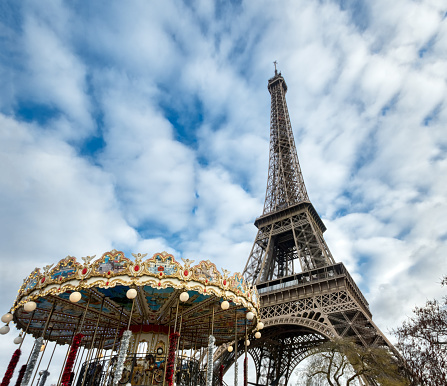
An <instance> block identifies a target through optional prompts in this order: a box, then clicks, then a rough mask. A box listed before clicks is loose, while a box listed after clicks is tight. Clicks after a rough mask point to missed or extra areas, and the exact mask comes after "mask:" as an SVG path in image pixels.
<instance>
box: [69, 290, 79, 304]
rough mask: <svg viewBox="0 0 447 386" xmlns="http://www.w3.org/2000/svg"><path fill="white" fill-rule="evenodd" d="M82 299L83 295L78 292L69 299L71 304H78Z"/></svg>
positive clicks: (73, 293)
mask: <svg viewBox="0 0 447 386" xmlns="http://www.w3.org/2000/svg"><path fill="white" fill-rule="evenodd" d="M81 298H82V295H81V293H80V292H78V291H75V292H72V293H71V294H70V297H69V299H70V302H72V303H77V302H79V300H81Z"/></svg>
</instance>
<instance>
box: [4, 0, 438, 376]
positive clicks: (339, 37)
mask: <svg viewBox="0 0 447 386" xmlns="http://www.w3.org/2000/svg"><path fill="white" fill-rule="evenodd" d="M446 19H447V4H446V3H445V2H444V1H442V0H420V1H416V0H395V1H393V2H389V1H388V0H375V1H356V0H340V1H336V0H333V1H330V0H321V1H311V0H293V1H292V0H290V1H287V0H278V1H274V2H272V1H267V0H257V1H248V0H246V1H210V0H195V1H193V0H191V1H175V0H166V1H150V0H146V1H143V0H141V1H138V0H135V1H128V2H125V3H123V2H120V1H113V0H112V1H111V0H107V1H95V2H84V1H61V0H43V1H27V0H24V1H20V2H17V1H13V0H5V1H2V2H1V3H0V160H1V161H0V162H1V167H0V218H1V224H0V256H1V257H0V259H1V265H2V270H1V273H0V275H1V276H0V279H1V280H0V290H1V293H2V297H1V298H0V305H1V309H2V310H3V311H1V313H2V314H3V313H5V312H7V311H8V310H9V308H10V307H11V306H12V304H13V302H14V299H15V296H16V295H17V290H18V289H19V287H20V285H21V284H22V280H23V279H24V278H25V277H27V276H28V274H29V273H30V272H31V271H32V270H33V269H34V268H35V267H40V268H42V267H43V266H45V265H47V264H50V263H57V262H58V261H59V260H61V259H63V258H65V257H66V256H67V255H71V256H76V257H77V258H78V259H79V260H80V259H81V257H82V256H87V255H96V256H97V257H100V256H101V255H102V254H103V253H104V252H107V251H109V250H112V249H117V250H121V251H124V252H125V254H126V256H128V257H131V252H133V253H138V252H141V253H148V254H149V255H152V254H154V253H156V252H161V251H167V252H169V253H172V254H174V256H175V257H176V258H177V259H178V260H180V258H181V257H184V258H191V259H195V260H196V261H197V260H206V259H210V260H211V261H213V262H215V263H216V265H217V266H218V267H219V268H220V267H224V268H226V269H229V270H231V271H232V272H234V271H240V272H241V271H242V270H243V268H244V266H245V263H246V261H247V258H248V255H249V253H250V250H251V247H252V244H253V241H254V237H255V235H256V230H257V229H256V227H255V226H254V225H253V222H254V220H255V219H256V217H257V216H259V215H261V213H262V207H263V203H264V196H265V188H266V181H267V169H268V151H269V150H268V149H269V120H270V95H269V93H268V90H267V80H268V79H269V78H270V77H272V76H273V74H274V67H273V61H275V60H276V61H277V62H278V69H279V70H280V71H281V73H282V75H283V76H284V78H285V80H286V82H287V85H288V92H287V96H286V97H287V103H288V108H289V114H290V118H291V123H292V127H293V131H294V136H295V141H296V146H297V150H298V157H299V161H300V165H301V168H302V172H303V176H304V181H305V184H306V187H307V190H308V193H309V197H310V200H311V201H312V203H313V205H314V207H315V208H316V210H317V211H318V213H319V214H320V216H321V218H322V219H323V221H324V223H325V225H326V227H327V231H326V233H325V239H326V241H327V243H328V245H329V248H330V250H331V252H332V254H333V256H334V259H335V260H336V261H337V262H343V263H344V264H345V265H346V267H347V268H348V270H349V272H350V273H351V275H352V276H353V278H354V280H355V281H356V283H357V284H358V286H359V287H360V289H361V290H362V292H363V294H364V295H365V297H366V298H367V300H368V302H369V304H370V309H371V311H372V314H373V320H374V321H375V323H376V324H377V325H378V326H379V328H380V329H381V330H382V331H383V332H384V333H385V334H386V335H387V336H388V337H389V338H390V339H392V337H391V335H390V330H391V329H392V328H395V327H396V326H398V325H399V324H400V323H401V322H402V321H403V320H404V319H406V318H407V317H408V316H410V315H411V310H412V309H413V308H414V307H415V306H416V305H422V304H424V302H425V301H426V300H427V299H430V298H433V297H438V298H439V297H441V295H442V294H443V291H444V293H445V290H443V289H442V288H441V286H440V281H441V277H442V275H443V274H447V260H446V258H445V251H446V250H447V108H446V91H447V84H446V81H447V20H446ZM15 336H17V332H16V331H14V330H13V331H11V332H10V333H9V334H7V335H4V336H1V337H0V342H1V344H2V345H3V347H4V350H2V352H1V353H0V373H1V376H3V374H4V371H5V369H6V367H7V363H8V361H9V358H10V356H11V355H12V352H13V350H14V349H15V347H14V345H13V344H12V339H13V338H14V337H15ZM28 343H31V342H30V341H29V342H28ZM25 347H27V346H26V345H25ZM24 355H28V351H27V352H26V354H24Z"/></svg>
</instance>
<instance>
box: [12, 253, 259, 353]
mask: <svg viewBox="0 0 447 386" xmlns="http://www.w3.org/2000/svg"><path fill="white" fill-rule="evenodd" d="M133 256H134V259H133V260H130V259H128V258H126V257H125V256H124V254H123V252H119V251H116V250H113V251H111V252H107V253H105V254H103V255H102V257H101V258H99V259H97V260H95V261H93V259H94V256H93V257H89V256H88V257H83V258H82V259H83V263H80V262H78V261H76V258H74V257H71V256H68V257H66V258H65V259H63V260H61V261H60V262H59V263H57V264H56V265H55V266H54V267H53V266H52V265H49V266H46V267H44V269H43V272H41V271H40V269H37V268H36V269H35V270H34V271H33V272H31V274H30V275H29V276H28V277H27V278H26V279H25V281H24V283H23V285H22V287H21V288H20V290H19V294H18V296H17V299H16V301H15V303H14V306H13V312H14V322H15V323H16V324H17V326H18V328H21V329H26V328H27V326H28V324H29V327H28V332H29V333H31V334H33V335H34V336H35V337H39V336H42V333H43V331H44V328H45V324H46V323H45V322H46V321H47V320H48V317H49V315H50V314H51V318H50V319H49V323H48V328H47V330H46V332H45V338H47V339H50V340H51V341H57V342H58V343H60V344H64V343H71V341H72V338H73V335H74V334H75V333H76V332H82V334H84V336H85V338H84V339H83V341H82V344H83V345H87V344H89V345H90V344H91V343H92V340H93V338H94V342H93V345H94V347H99V346H101V347H104V348H106V349H107V348H112V346H113V344H114V341H115V340H116V339H117V337H118V338H119V336H120V335H121V334H122V332H123V330H125V329H127V326H128V325H129V324H130V326H131V330H132V331H134V332H157V333H167V332H168V331H171V332H172V331H173V328H174V326H176V325H177V324H178V325H179V324H180V320H181V325H182V332H181V340H182V344H183V345H184V347H185V349H186V348H194V347H202V346H206V345H207V343H208V336H209V335H210V334H211V326H212V324H213V335H214V336H215V337H216V344H217V345H220V344H222V343H225V342H229V341H232V340H234V338H235V333H236V334H237V336H238V338H239V337H242V336H243V335H244V334H245V328H247V329H248V331H252V330H253V329H254V326H255V325H256V319H257V316H258V312H259V300H258V294H257V292H256V289H255V288H251V287H249V286H248V285H247V284H246V283H245V281H244V279H243V277H242V275H241V274H239V273H234V274H233V275H231V276H230V272H229V271H227V270H224V269H223V270H222V273H220V272H219V271H218V270H217V268H216V266H215V265H214V264H213V263H211V262H210V261H208V260H207V261H200V262H199V263H198V264H197V265H193V263H194V261H191V260H188V259H182V260H183V264H180V263H179V262H177V261H176V260H175V259H174V256H172V255H170V254H168V253H166V252H163V253H156V254H155V255H153V256H152V257H150V258H147V259H145V257H146V254H133ZM131 288H133V289H135V290H136V297H135V302H134V305H133V312H132V319H131V320H130V321H129V318H130V315H131V309H132V303H133V300H131V299H129V298H128V297H127V296H126V294H127V291H128V290H129V289H131ZM74 292H79V293H80V295H81V296H80V300H78V301H77V302H73V301H71V300H70V295H71V294H73V293H74ZM184 292H187V293H188V295H189V296H186V295H183V296H182V297H181V299H182V300H184V299H186V298H187V300H186V301H182V300H180V294H182V293H184ZM78 297H79V295H78ZM73 298H76V296H72V300H73ZM30 301H34V302H35V303H36V305H37V307H36V309H35V310H34V311H29V312H27V311H25V307H24V305H25V304H26V303H28V302H30ZM225 301H227V302H228V303H229V307H228V309H223V308H226V307H225V306H228V304H224V306H223V307H222V303H223V302H225ZM177 307H178V311H177ZM249 312H252V313H254V315H255V317H254V318H253V320H247V318H246V314H247V313H249ZM176 315H177V318H176ZM176 322H177V323H176ZM177 329H178V327H177Z"/></svg>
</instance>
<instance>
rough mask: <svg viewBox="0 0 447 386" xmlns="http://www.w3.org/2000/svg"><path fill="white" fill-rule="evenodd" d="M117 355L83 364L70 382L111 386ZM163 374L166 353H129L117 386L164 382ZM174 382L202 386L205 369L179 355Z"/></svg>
mask: <svg viewBox="0 0 447 386" xmlns="http://www.w3.org/2000/svg"><path fill="white" fill-rule="evenodd" d="M117 360H118V355H117V354H115V355H111V356H105V357H101V358H95V359H91V360H89V361H86V362H84V363H83V364H82V366H81V369H80V371H78V374H77V377H76V378H75V379H74V380H73V383H72V385H73V386H74V385H76V386H112V384H113V378H114V374H115V370H116V362H117ZM164 374H165V356H164V355H163V356H160V355H156V354H155V353H153V354H152V353H149V354H147V353H144V354H143V353H137V354H129V355H127V357H126V360H125V362H124V369H123V373H122V376H121V378H120V379H119V380H118V385H120V386H125V385H128V384H131V385H132V386H152V385H154V386H155V385H157V386H160V385H163V378H164ZM174 380H175V385H178V386H196V385H200V386H205V385H206V370H205V369H202V368H200V364H199V362H198V361H197V360H195V359H193V358H190V357H188V356H182V355H178V356H177V358H176V362H175V375H174Z"/></svg>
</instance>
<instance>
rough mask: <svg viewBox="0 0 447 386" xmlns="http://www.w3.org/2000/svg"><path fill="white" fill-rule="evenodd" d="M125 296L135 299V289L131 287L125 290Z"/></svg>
mask: <svg viewBox="0 0 447 386" xmlns="http://www.w3.org/2000/svg"><path fill="white" fill-rule="evenodd" d="M126 296H127V298H128V299H135V298H136V297H137V290H136V289H134V288H131V289H130V290H128V291H127V293H126Z"/></svg>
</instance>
